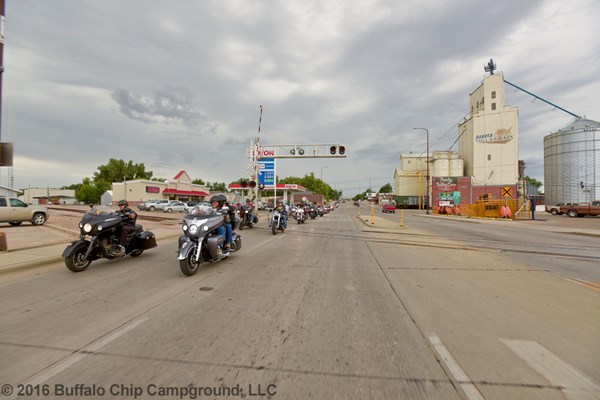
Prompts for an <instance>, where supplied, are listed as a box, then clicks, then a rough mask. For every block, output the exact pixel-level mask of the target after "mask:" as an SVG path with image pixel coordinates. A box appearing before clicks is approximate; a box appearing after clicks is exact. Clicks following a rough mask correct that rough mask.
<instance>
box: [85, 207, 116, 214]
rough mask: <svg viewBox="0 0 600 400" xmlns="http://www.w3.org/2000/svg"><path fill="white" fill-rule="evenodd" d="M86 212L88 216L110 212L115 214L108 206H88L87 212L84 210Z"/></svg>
mask: <svg viewBox="0 0 600 400" xmlns="http://www.w3.org/2000/svg"><path fill="white" fill-rule="evenodd" d="M86 214H87V215H90V216H96V215H112V214H116V211H115V210H113V209H112V208H110V207H108V206H94V207H92V208H90V210H89V211H88V212H86Z"/></svg>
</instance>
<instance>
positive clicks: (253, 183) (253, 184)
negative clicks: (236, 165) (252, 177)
mask: <svg viewBox="0 0 600 400" xmlns="http://www.w3.org/2000/svg"><path fill="white" fill-rule="evenodd" d="M248 186H250V189H254V188H255V187H256V181H250V182H248Z"/></svg>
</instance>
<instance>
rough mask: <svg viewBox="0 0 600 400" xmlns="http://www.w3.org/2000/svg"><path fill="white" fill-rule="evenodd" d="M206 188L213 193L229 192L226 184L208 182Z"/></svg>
mask: <svg viewBox="0 0 600 400" xmlns="http://www.w3.org/2000/svg"><path fill="white" fill-rule="evenodd" d="M206 187H207V188H208V190H210V191H211V192H226V191H227V185H226V184H225V182H213V183H210V182H206Z"/></svg>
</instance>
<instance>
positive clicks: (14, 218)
mask: <svg viewBox="0 0 600 400" xmlns="http://www.w3.org/2000/svg"><path fill="white" fill-rule="evenodd" d="M47 220H48V209H47V208H46V207H44V206H30V205H29V204H27V203H24V202H22V201H21V200H19V199H16V198H14V197H6V196H0V222H8V223H9V224H11V225H13V226H17V225H21V223H23V222H31V223H32V224H33V225H44V222H46V221H47Z"/></svg>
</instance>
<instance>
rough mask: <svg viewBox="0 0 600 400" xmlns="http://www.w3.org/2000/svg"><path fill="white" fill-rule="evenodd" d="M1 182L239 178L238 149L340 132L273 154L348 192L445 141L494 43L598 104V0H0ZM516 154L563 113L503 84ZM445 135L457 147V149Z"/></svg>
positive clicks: (536, 142) (583, 103)
mask: <svg viewBox="0 0 600 400" xmlns="http://www.w3.org/2000/svg"><path fill="white" fill-rule="evenodd" d="M5 15H6V20H5V26H4V37H5V44H4V74H3V81H2V82H3V84H2V86H3V87H2V131H1V135H2V136H1V141H3V142H7V141H10V142H14V146H15V154H14V167H13V168H7V167H2V168H1V169H0V185H5V186H10V184H11V182H12V183H13V186H14V187H16V188H26V187H28V186H31V187H47V186H50V187H60V186H64V185H70V184H73V183H79V182H81V180H82V179H83V178H85V177H91V176H92V175H93V173H94V172H95V171H96V169H97V167H98V166H99V165H102V164H106V163H107V162H108V160H109V159H110V158H118V159H123V160H125V161H129V160H132V161H133V162H135V163H144V164H145V166H146V169H147V170H151V171H153V172H154V176H155V177H161V178H168V179H170V178H172V177H173V176H175V175H176V174H177V172H179V171H180V170H182V169H183V170H186V171H187V172H188V173H189V174H190V176H191V177H192V178H193V179H195V178H201V179H203V180H205V181H219V182H221V181H224V182H230V181H232V180H236V179H238V178H240V177H242V176H245V174H246V173H245V170H244V164H245V163H246V162H247V161H248V160H247V158H246V147H248V145H249V143H250V140H251V139H252V138H253V137H256V135H257V132H258V122H259V112H260V106H261V105H262V106H263V115H262V126H261V139H260V140H261V143H264V144H266V145H268V144H274V145H275V144H287V143H342V144H345V146H346V149H347V155H348V157H347V158H345V159H314V158H311V159H305V160H279V161H278V164H277V168H278V171H277V173H278V175H279V176H280V177H286V176H304V175H305V174H307V173H311V172H314V173H315V176H317V177H320V176H321V174H322V175H323V180H324V181H326V182H327V183H329V184H330V185H331V186H333V187H335V188H337V189H338V190H343V191H344V195H354V194H355V193H357V192H362V191H364V190H366V189H367V188H368V187H369V185H371V186H372V187H373V189H379V187H381V186H382V185H384V184H385V183H388V182H389V183H392V184H393V174H394V169H395V168H396V167H397V166H398V164H399V157H400V154H401V153H409V152H413V153H422V152H424V150H425V145H426V141H425V134H424V131H418V130H413V127H425V128H427V129H429V132H430V149H431V150H432V151H433V150H447V149H449V148H450V146H452V144H453V143H454V141H455V140H456V138H457V123H458V122H459V121H461V120H462V118H463V117H464V116H465V115H466V114H467V112H468V108H469V93H471V92H472V91H473V90H475V89H476V88H477V86H478V85H479V84H480V83H481V82H482V80H483V77H484V76H485V72H484V70H483V67H484V65H485V64H486V63H487V62H488V61H489V59H490V58H493V59H494V61H496V63H497V66H498V70H499V71H501V72H503V73H504V77H505V79H506V80H508V81H510V82H512V83H514V84H517V85H519V86H521V87H522V88H524V89H526V90H528V91H530V92H532V93H535V94H537V95H538V96H540V97H543V98H545V99H547V100H549V101H551V102H553V103H555V104H557V105H559V106H561V107H563V108H566V109H567V110H569V111H572V112H574V113H575V114H578V115H583V116H586V117H587V118H590V119H593V120H600V107H599V106H600V100H599V98H600V97H599V95H598V93H600V78H599V74H598V70H599V69H598V68H599V67H598V66H599V65H600V28H599V27H598V16H599V15H600V2H598V1H597V0H573V1H570V2H565V1H563V0H528V1H522V0H503V1H496V2H491V1H482V0H452V1H450V0H447V1H446V0H402V1H400V0H396V1H392V0H387V1H384V0H360V1H358V0H301V1H300V0H298V1H296V0H285V1H284V0H280V1H274V0H273V1H271V0H264V1H260V0H255V1H247V0H214V1H209V0H178V1H174V2H169V1H164V0H161V1H159V0H128V1H123V0H101V1H100V0H93V1H92V0H53V1H45V0H6V11H5ZM505 90H506V103H507V104H509V105H512V106H518V107H519V133H520V137H519V158H520V159H523V160H525V162H526V164H527V169H526V174H527V175H529V176H532V177H535V178H537V179H539V180H543V137H544V136H545V135H547V134H548V133H550V132H552V131H555V130H557V129H559V128H562V127H564V126H565V125H567V124H569V123H570V122H571V121H572V120H573V117H571V116H570V115H568V114H566V113H563V112H562V111H559V110H555V109H554V108H553V107H552V106H550V105H547V104H545V103H543V102H541V101H539V100H535V101H532V100H534V99H533V97H531V96H529V95H527V94H525V93H523V92H520V91H515V90H513V89H512V88H511V87H509V86H506V88H505ZM452 149H453V150H458V149H457V148H456V146H455V147H454V148H452Z"/></svg>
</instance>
